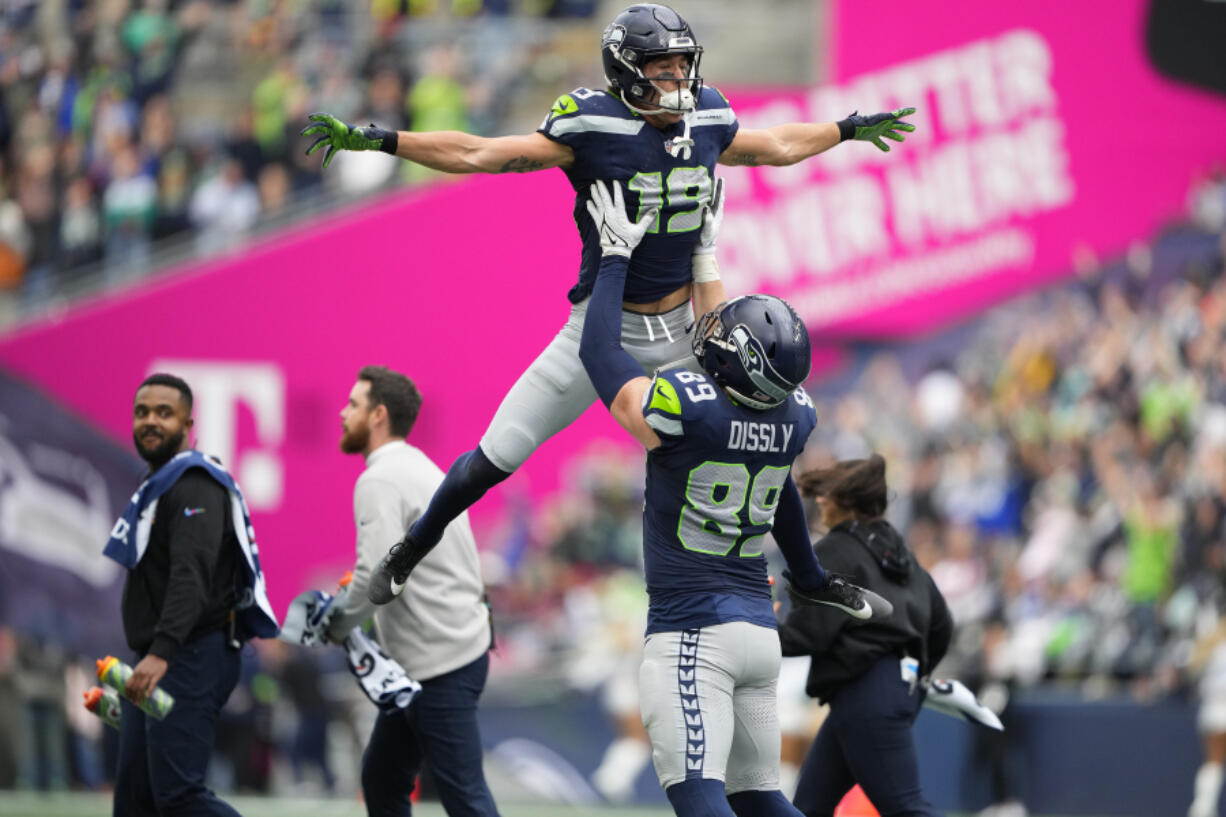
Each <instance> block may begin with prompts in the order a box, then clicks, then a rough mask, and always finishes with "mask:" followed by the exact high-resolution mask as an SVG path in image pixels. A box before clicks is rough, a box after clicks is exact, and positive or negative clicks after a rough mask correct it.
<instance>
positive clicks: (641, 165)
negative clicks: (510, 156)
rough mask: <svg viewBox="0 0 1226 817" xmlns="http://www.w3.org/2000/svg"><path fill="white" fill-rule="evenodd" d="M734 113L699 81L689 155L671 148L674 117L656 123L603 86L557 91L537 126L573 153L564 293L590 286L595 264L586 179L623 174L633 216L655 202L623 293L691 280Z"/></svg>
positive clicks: (648, 296) (573, 296) (654, 296)
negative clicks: (577, 255)
mask: <svg viewBox="0 0 1226 817" xmlns="http://www.w3.org/2000/svg"><path fill="white" fill-rule="evenodd" d="M737 127H738V124H737V121H736V114H734V113H733V112H732V108H731V107H730V106H729V105H728V100H726V99H725V98H724V96H723V94H721V93H720V92H719V91H717V90H715V89H714V88H711V87H703V89H702V94H701V95H700V98H699V100H698V107H697V110H696V111H695V112H694V113H693V114H692V115H691V116H690V138H691V139H693V140H694V146H693V147H692V148H691V149H690V154H689V158H684V154H682V156H680V157H674V156H673V155H672V154H671V153H670V152H669V147H670V146H671V144H672V140H673V139H675V138H677V137H680V136H682V135H683V133H684V126H683V125H682V123H680V122H678V123H677V124H676V125H673V126H671V127H669V128H668V129H666V130H660V129H659V128H657V127H655V126H654V125H652V124H651V123H650V122H648V121H647V120H645V119H644V118H643V117H642V116H640V115H639V114H637V113H635V112H634V111H632V110H630V109H629V108H627V107H626V105H625V104H624V103H623V102H622V101H621V100H620V99H618V98H617V97H616V96H614V95H612V94H610V93H609V92H608V91H593V90H590V89H588V88H579V89H577V90H574V91H571V92H570V93H569V94H565V95H564V96H561V97H559V98H558V101H557V102H555V103H554V104H553V109H552V110H551V111H550V112H549V116H547V117H546V118H545V121H544V122H543V123H541V127H540V128H539V131H540V132H541V133H543V134H545V135H546V136H547V137H549V138H550V139H553V140H554V141H557V142H561V143H562V144H564V145H566V146H568V147H569V148H570V149H571V150H573V151H574V153H575V161H574V163H573V164H572V165H571V166H570V167H568V168H566V169H565V172H566V177H567V178H568V179H569V180H570V184H571V186H572V187H573V188H574V189H575V210H574V217H575V224H577V225H578V227H579V235H580V237H581V238H582V239H583V259H582V262H581V264H580V267H579V282H578V283H577V284H575V286H574V287H572V288H571V290H570V293H569V295H568V297H569V298H570V300H571V302H572V303H579V302H580V301H582V300H583V299H584V298H586V297H587V296H588V295H590V294H591V293H592V287H593V285H594V284H595V283H596V270H597V269H598V268H599V267H600V235H599V232H598V231H597V230H596V226H595V225H594V224H593V223H592V217H591V215H590V214H589V213H588V211H587V200H588V198H589V194H588V189H589V188H590V187H591V186H592V182H594V181H597V180H600V181H613V180H617V181H619V182H621V185H622V188H623V189H624V190H625V191H626V208H627V212H628V213H629V214H630V216H631V218H634V219H635V220H636V221H637V220H638V219H639V218H640V217H641V214H642V213H643V212H644V211H645V210H650V209H651V208H653V207H658V208H660V212H659V214H658V215H657V216H656V220H655V223H654V224H653V225H652V226H651V228H650V229H649V230H648V231H647V235H646V236H644V237H643V241H642V242H641V243H640V244H639V245H638V247H637V248H635V250H634V255H632V256H631V258H630V271H629V273H628V275H627V276H626V293H625V300H627V301H630V302H631V303H650V302H651V301H656V300H659V299H660V298H662V297H664V296H665V295H667V294H668V293H670V292H673V291H675V290H677V289H678V288H680V287H682V286H684V285H685V284H687V283H689V282H690V279H691V272H690V256H691V255H692V254H693V251H694V245H695V244H697V243H698V238H699V236H700V234H701V231H702V206H703V205H704V204H706V203H707V202H708V201H710V199H711V189H712V180H713V179H714V177H715V162H716V160H717V159H719V156H720V154H721V153H723V152H724V151H725V150H726V149H727V147H728V145H730V144H731V143H732V137H734V136H735V135H736V131H737Z"/></svg>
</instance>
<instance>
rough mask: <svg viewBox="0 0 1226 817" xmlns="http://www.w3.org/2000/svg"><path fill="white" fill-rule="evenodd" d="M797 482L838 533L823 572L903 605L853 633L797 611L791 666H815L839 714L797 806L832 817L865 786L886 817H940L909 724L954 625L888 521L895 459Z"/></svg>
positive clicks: (788, 631)
mask: <svg viewBox="0 0 1226 817" xmlns="http://www.w3.org/2000/svg"><path fill="white" fill-rule="evenodd" d="M797 483H798V484H799V487H800V490H801V492H802V493H803V494H805V495H807V496H813V497H816V498H817V504H818V508H819V509H820V510H821V514H822V523H823V525H824V526H825V527H826V528H827V529H828V530H829V533H827V534H826V535H825V536H823V537H822V538H821V540H819V541H818V543H817V545H816V547H817V554H818V558H819V559H821V562H822V564H823V565H825V566H826V567H827V568H828V569H829V570H831V571H832V572H835V573H839V574H842V575H844V576H846V577H847V580H848V581H850V582H854V583H855V584H858V585H860V586H862V587H871V588H873V590H875V591H876V592H877V593H879V594H880V595H882V596H884V597H885V598H886V600H888V601H889V602H891V603H892V604H893V605H894V611H893V612H892V613H891V614H890V615H889V616H888V617H887V618H885V619H883V620H881V621H876V620H873V621H870V622H867V623H865V624H861V625H859V626H848V625H849V624H850V623H851V622H850V621H849V620H848V618H847V616H845V615H841V614H839V613H838V612H837V611H833V610H827V609H825V608H820V607H799V608H794V609H793V610H792V612H791V614H790V615H789V616H788V618H787V621H786V622H784V623H783V624H782V625H780V627H779V638H780V641H781V642H782V645H783V654H784V655H812V656H814V660H813V661H812V662H811V664H810V667H809V681H808V684H807V685H806V688H805V691H806V692H808V694H809V695H811V696H813V697H814V698H818V699H820V700H822V701H825V702H827V703H829V704H830V715H829V717H827V718H826V720H825V721H824V722H823V723H822V726H821V729H819V730H818V732H817V738H816V739H815V740H814V741H813V745H812V746H811V747H810V748H809V753H808V755H807V756H806V757H805V761H804V764H803V765H802V766H801V770H800V778H799V780H798V781H797V784H796V797H795V798H794V799H793V801H792V802H793V803H794V804H795V805H796V807H797V808H798V809H800V811H802V812H803V813H804V814H805V815H806V817H818V816H819V815H820V816H821V817H829V815H831V814H833V813H834V809H835V806H837V805H838V804H839V801H840V800H842V799H843V795H844V794H846V793H847V791H848V790H849V789H850V788H851V787H852V786H853V785H855V784H856V783H859V784H860V787H861V788H862V789H864V793H865V794H866V795H867V796H868V799H869V800H870V801H872V803H873V805H874V806H875V807H876V808H877V810H878V811H880V812H881V813H882V814H899V815H902V814H906V815H921V817H934V816H935V815H938V814H939V812H938V811H937V810H936V809H935V808H933V807H932V805H931V804H930V803H928V801H927V800H925V799H924V795H923V792H922V791H921V790H920V784H919V770H918V767H917V765H916V758H915V744H914V742H913V740H912V737H911V725H912V724H913V723H914V722H915V718H916V716H917V715H918V714H919V710H920V706H921V705H922V704H923V702H924V693H923V691H922V690H923V685H922V682H921V681H920V678H922V677H923V676H925V675H927V674H929V673H931V672H932V670H933V669H934V668H935V667H936V665H937V664H938V663H940V661H941V659H942V658H943V657H944V656H945V651H946V650H947V649H949V641H950V638H951V636H952V633H953V620H952V619H951V618H950V615H949V609H948V608H947V607H946V606H945V599H944V598H943V597H942V596H941V592H940V591H939V590H938V589H937V586H936V584H935V583H933V581H932V577H931V576H929V575H928V572H927V571H926V570H924V568H922V567H920V565H919V563H918V562H916V561H915V557H914V556H913V555H912V554H911V552H910V551H909V550H908V549H907V546H906V544H905V543H904V542H903V539H902V536H901V535H899V533H898V531H896V530H894V528H893V526H891V525H890V523H889V522H887V521H885V520H884V519H883V518H882V516H883V515H884V514H885V509H886V482H885V460H884V459H882V457H881V456H880V455H878V454H874V455H872V456H871V457H869V458H868V459H866V460H845V461H843V462H839V463H837V464H835V465H833V466H831V467H829V468H825V469H819V470H816V471H810V472H809V473H807V474H805V475H803V476H801V477H800V478H799V479H798V480H797Z"/></svg>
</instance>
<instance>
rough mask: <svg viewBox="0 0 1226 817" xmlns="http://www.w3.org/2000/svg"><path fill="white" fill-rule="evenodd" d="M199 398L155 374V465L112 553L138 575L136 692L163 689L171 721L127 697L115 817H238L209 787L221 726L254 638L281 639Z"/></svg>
mask: <svg viewBox="0 0 1226 817" xmlns="http://www.w3.org/2000/svg"><path fill="white" fill-rule="evenodd" d="M192 424H193V420H192V390H191V388H190V387H189V386H188V385H187V383H185V382H184V381H183V380H182V379H180V378H178V377H175V376H174V375H170V374H154V375H150V376H149V377H147V378H145V380H144V382H142V383H141V384H140V387H139V388H138V389H137V391H136V397H135V400H134V404H133V408H132V439H133V442H134V443H135V444H136V451H137V453H138V454H140V456H141V458H142V459H144V460H145V461H146V462H147V463H149V467H150V469H151V470H150V474H149V476H148V477H147V478H146V479H145V481H144V482H143V483H141V485H140V487H139V488H138V489H137V491H136V494H135V495H134V496H133V498H132V501H131V502H130V503H129V504H128V507H127V509H126V510H125V511H124V514H123V516H122V517H120V519H119V521H118V522H116V523H115V527H114V529H113V530H112V531H111V538H110V540H109V541H108V542H107V545H106V549H105V551H104V553H105V554H106V555H107V556H109V557H110V558H112V559H114V560H115V561H117V562H119V563H120V564H121V565H123V566H124V567H126V568H127V569H128V575H127V578H126V580H125V581H124V586H123V602H122V615H123V629H124V635H125V637H126V638H127V641H128V646H129V647H131V648H132V649H133V650H134V651H135V652H136V654H137V655H138V656H140V659H139V661H137V663H136V666H135V667H134V670H133V674H132V677H131V678H130V679H129V681H128V685H127V689H128V692H129V694H132V695H135V696H136V697H137V698H143V697H145V696H147V695H148V694H149V693H151V692H152V691H153V688H154V687H155V686H161V688H162V689H163V690H165V691H166V692H167V693H169V694H170V695H171V696H172V697H173V698H174V701H175V704H174V708H173V709H172V710H171V711H170V713H169V714H168V715H167V716H166V718H165V719H164V720H158V719H156V718H153V717H147V716H146V715H145V713H144V712H143V711H142V710H140V709H139V708H137V707H136V706H134V705H133V704H132V703H131V702H129V701H128V700H126V699H124V700H123V702H122V706H123V709H122V716H121V720H120V728H119V761H118V768H117V772H116V778H115V800H114V807H113V808H114V814H115V817H132V815H160V817H171V815H187V814H191V815H223V817H230V815H237V812H236V811H235V810H234V809H232V808H231V807H230V806H228V805H227V804H226V803H225V802H223V801H222V800H220V799H218V797H217V796H216V795H215V794H213V792H212V791H210V790H209V789H208V788H206V787H205V785H204V780H205V771H206V769H207V767H208V763H209V756H210V754H211V753H212V750H213V724H214V722H215V721H216V719H217V714H218V712H219V711H220V710H221V707H222V706H223V705H224V704H225V702H226V699H227V698H229V697H230V692H231V691H232V690H233V689H234V685H235V684H236V683H237V681H238V672H239V652H238V648H239V646H240V645H241V643H242V640H244V639H246V638H249V637H251V636H258V637H261V638H271V637H273V636H275V635H276V634H277V624H276V617H275V616H274V615H273V614H272V608H271V607H270V606H269V604H268V598H267V595H266V593H265V591H264V577H263V575H262V573H261V571H260V564H259V557H258V554H257V551H256V547H255V543H254V542H253V541H252V540H251V522H250V518H249V516H248V514H247V508H246V503H245V502H244V501H243V498H242V494H241V492H240V491H239V489H238V486H237V485H235V483H234V480H233V479H231V477H230V475H229V474H227V473H226V471H225V470H224V469H222V468H221V467H220V466H218V465H217V464H216V463H215V462H214V461H212V460H210V459H208V458H207V457H205V456H204V455H203V454H201V453H200V452H198V451H193V450H192V449H191V446H190V443H189V440H188V432H189V431H190V430H191V427H192Z"/></svg>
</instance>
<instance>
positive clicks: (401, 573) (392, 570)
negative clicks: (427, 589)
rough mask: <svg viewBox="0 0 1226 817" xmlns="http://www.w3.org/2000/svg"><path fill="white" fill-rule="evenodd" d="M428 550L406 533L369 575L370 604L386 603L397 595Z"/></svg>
mask: <svg viewBox="0 0 1226 817" xmlns="http://www.w3.org/2000/svg"><path fill="white" fill-rule="evenodd" d="M429 552H430V548H427V547H423V546H421V545H419V544H418V543H417V540H416V539H414V538H413V537H412V536H410V535H409V534H407V533H406V534H405V535H404V538H403V539H401V540H400V541H399V542H397V543H396V544H394V545H392V547H391V549H390V550H388V552H387V555H386V556H384V557H383V558H382V559H381V560H380V561H379V566H378V567H376V568H375V572H374V573H373V574H372V575H371V577H370V586H369V587H368V588H367V589H366V597H367V598H368V599H370V601H371V603H372V604H387V603H388V602H389V601H391V600H392V599H394V598H396V597H397V596H399V595H400V594H401V593H402V592H403V591H404V586H405V584H406V583H407V582H408V580H409V574H410V573H412V572H413V568H414V567H416V566H417V563H418V562H420V561H421V560H422V559H423V558H424V557H425V555H426V554H427V553H429Z"/></svg>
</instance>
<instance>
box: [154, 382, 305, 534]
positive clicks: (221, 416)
mask: <svg viewBox="0 0 1226 817" xmlns="http://www.w3.org/2000/svg"><path fill="white" fill-rule="evenodd" d="M149 371H150V372H151V373H152V372H170V373H171V374H176V375H178V376H179V377H181V378H183V379H184V380H186V381H187V383H188V385H190V386H191V387H192V395H193V397H194V398H195V406H196V408H195V412H194V414H195V417H196V428H195V432H196V447H197V448H198V449H199V450H200V451H202V452H204V453H205V454H211V455H213V456H215V457H217V458H219V459H220V460H221V463H222V465H224V466H225V468H226V470H228V471H229V472H230V473H231V474H233V475H234V478H235V479H236V480H238V484H239V487H241V488H242V489H243V495H244V496H245V497H246V498H247V505H248V506H249V507H250V508H251V509H252V510H262V511H269V510H275V509H276V508H278V507H280V505H281V495H282V491H283V487H284V483H285V480H284V473H285V471H284V466H283V465H282V463H281V456H280V448H281V445H282V443H283V442H284V441H285V374H284V372H282V371H281V367H280V366H278V365H277V364H275V363H252V362H246V361H243V362H239V361H220V360H170V359H162V360H155V361H153V363H151V364H150V366H149ZM241 408H246V409H247V410H248V411H250V412H251V416H252V417H253V418H254V420H255V440H254V441H247V440H244V442H243V445H242V447H241V450H240V447H239V443H238V420H239V412H240V409H241Z"/></svg>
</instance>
